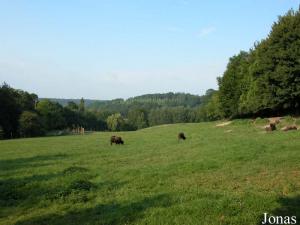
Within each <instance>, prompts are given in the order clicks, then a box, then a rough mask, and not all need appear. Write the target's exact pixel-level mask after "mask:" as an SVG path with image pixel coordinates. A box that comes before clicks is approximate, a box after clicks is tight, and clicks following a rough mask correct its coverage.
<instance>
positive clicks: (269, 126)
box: [265, 123, 276, 131]
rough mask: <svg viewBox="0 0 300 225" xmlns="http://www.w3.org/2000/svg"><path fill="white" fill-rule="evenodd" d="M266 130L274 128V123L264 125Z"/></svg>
mask: <svg viewBox="0 0 300 225" xmlns="http://www.w3.org/2000/svg"><path fill="white" fill-rule="evenodd" d="M265 130H266V131H273V130H276V125H275V123H270V124H269V125H267V126H265Z"/></svg>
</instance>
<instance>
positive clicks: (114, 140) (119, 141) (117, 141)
mask: <svg viewBox="0 0 300 225" xmlns="http://www.w3.org/2000/svg"><path fill="white" fill-rule="evenodd" d="M113 143H115V144H117V145H119V144H122V145H123V144H124V141H123V140H122V138H121V137H118V136H111V138H110V145H112V144H113Z"/></svg>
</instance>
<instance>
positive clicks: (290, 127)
mask: <svg viewBox="0 0 300 225" xmlns="http://www.w3.org/2000/svg"><path fill="white" fill-rule="evenodd" d="M281 130H282V131H289V130H297V126H296V125H289V126H285V127H283V128H281Z"/></svg>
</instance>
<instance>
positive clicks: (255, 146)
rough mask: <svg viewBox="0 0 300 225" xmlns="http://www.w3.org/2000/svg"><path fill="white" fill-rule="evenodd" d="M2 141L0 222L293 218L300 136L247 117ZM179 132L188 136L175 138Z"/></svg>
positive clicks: (42, 224)
mask: <svg viewBox="0 0 300 225" xmlns="http://www.w3.org/2000/svg"><path fill="white" fill-rule="evenodd" d="M215 125H216V122H214V123H200V124H176V125H163V126H157V127H152V128H147V129H144V130H140V131H136V132H121V133H119V135H120V136H122V137H123V139H124V140H125V145H124V146H115V145H114V146H110V143H109V137H110V136H111V135H112V133H108V132H103V133H93V134H89V135H84V136H63V137H48V138H32V139H19V140H7V141H1V142H0V169H1V170H0V176H1V179H0V224H3V225H10V224H16V225H29V224H30V225H31V224H35V225H69V224H75V225H86V224H115V225H121V224H148V225H149V224H162V225H166V224H170V225H175V224H178V225H189V224H197V225H201V224H207V225H214V224H236V225H247V224H260V222H261V218H262V216H263V213H264V212H268V213H271V214H274V215H296V216H297V219H298V221H299V219H300V197H299V196H300V132H299V131H289V132H282V131H275V132H272V133H265V132H264V131H263V130H261V128H259V126H257V125H254V124H253V123H252V122H251V121H250V120H237V121H234V122H233V123H231V124H230V125H227V126H224V127H216V126H215ZM180 131H183V132H184V133H185V134H186V136H187V140H186V141H181V142H178V141H177V133H178V132H180Z"/></svg>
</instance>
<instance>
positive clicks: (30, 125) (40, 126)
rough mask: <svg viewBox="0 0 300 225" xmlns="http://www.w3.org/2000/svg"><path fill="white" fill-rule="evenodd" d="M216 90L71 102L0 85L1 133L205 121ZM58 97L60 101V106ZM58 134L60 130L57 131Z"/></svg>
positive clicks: (28, 134) (32, 133)
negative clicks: (191, 93) (192, 93)
mask: <svg viewBox="0 0 300 225" xmlns="http://www.w3.org/2000/svg"><path fill="white" fill-rule="evenodd" d="M214 92H215V91H214V90H212V89H210V90H208V91H207V93H206V94H205V95H204V96H196V95H190V94H184V93H166V94H152V95H144V96H139V97H135V98H130V99H128V100H123V99H115V100H111V101H99V102H100V104H99V102H98V101H95V102H94V103H91V102H90V103H89V104H88V107H87V106H86V103H85V100H84V99H81V100H79V101H77V103H75V102H74V101H68V102H67V103H66V102H65V100H61V99H54V100H49V99H39V98H38V96H37V95H36V94H33V93H28V92H26V91H22V90H18V89H14V88H12V87H10V86H9V85H7V84H5V83H4V84H3V85H2V86H0V103H1V107H0V137H1V138H5V139H6V138H17V137H35V136H43V135H48V134H50V133H51V132H52V133H53V131H65V132H66V133H67V132H70V131H71V130H74V129H76V128H79V127H84V128H85V130H92V131H106V130H109V131H128V130H137V129H142V128H146V127H149V126H154V125H159V124H166V123H187V122H200V121H205V120H209V118H207V117H206V112H205V110H204V109H205V107H204V106H205V105H206V104H207V103H208V102H209V99H210V97H211V96H212V94H213V93H214ZM57 101H58V102H59V101H63V102H64V105H61V104H59V103H58V102H57ZM59 133H61V132H59Z"/></svg>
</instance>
